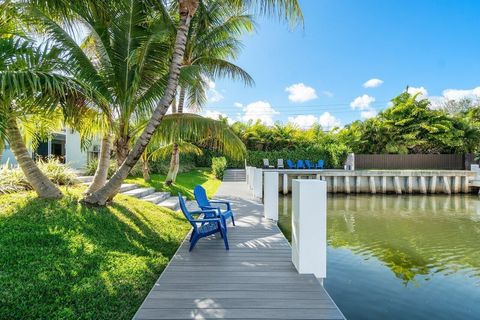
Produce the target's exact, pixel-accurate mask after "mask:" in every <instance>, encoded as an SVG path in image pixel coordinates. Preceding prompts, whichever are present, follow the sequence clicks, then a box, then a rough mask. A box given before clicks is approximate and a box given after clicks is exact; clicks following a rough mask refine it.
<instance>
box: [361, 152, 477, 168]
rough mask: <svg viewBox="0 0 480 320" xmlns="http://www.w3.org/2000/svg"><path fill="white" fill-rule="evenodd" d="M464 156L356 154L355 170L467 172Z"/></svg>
mask: <svg viewBox="0 0 480 320" xmlns="http://www.w3.org/2000/svg"><path fill="white" fill-rule="evenodd" d="M467 162H468V161H466V156H465V155H463V154H355V169H358V170H361V169H441V170H465V169H466V168H465V166H466V163H467Z"/></svg>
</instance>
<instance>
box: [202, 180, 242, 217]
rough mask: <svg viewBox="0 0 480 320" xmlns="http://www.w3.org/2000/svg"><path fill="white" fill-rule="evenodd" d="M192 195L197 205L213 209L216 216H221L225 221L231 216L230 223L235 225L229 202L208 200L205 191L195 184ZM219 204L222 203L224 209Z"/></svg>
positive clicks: (205, 208) (203, 208) (204, 208)
mask: <svg viewBox="0 0 480 320" xmlns="http://www.w3.org/2000/svg"><path fill="white" fill-rule="evenodd" d="M193 195H194V196H195V200H196V201H197V204H198V206H199V207H200V209H202V210H213V211H215V212H216V216H221V217H223V219H225V221H227V219H228V218H232V223H233V225H235V218H234V217H233V212H232V208H231V207H230V203H229V202H227V201H219V200H208V197H207V192H206V191H205V189H204V188H203V187H202V186H200V185H196V186H195V188H194V189H193ZM219 205H224V206H225V210H222V208H220V206H219Z"/></svg>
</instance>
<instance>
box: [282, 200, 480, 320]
mask: <svg viewBox="0 0 480 320" xmlns="http://www.w3.org/2000/svg"><path fill="white" fill-rule="evenodd" d="M279 203H280V208H279V214H280V217H279V226H280V228H281V229H282V231H283V232H284V233H285V235H286V236H287V238H289V237H290V231H291V217H290V214H291V209H290V208H291V198H290V197H281V198H280V201H279ZM327 207H328V213H327V238H328V251H327V279H326V280H325V282H324V284H325V287H326V289H327V291H328V292H329V293H330V295H331V296H332V298H333V299H334V301H335V302H336V303H337V305H338V306H339V308H340V309H341V310H342V312H343V313H344V314H345V316H346V317H347V319H480V198H479V197H478V196H473V195H463V196H460V195H459V196H441V195H428V196H415V195H407V196H405V195H404V196H397V195H329V197H328V205H327Z"/></svg>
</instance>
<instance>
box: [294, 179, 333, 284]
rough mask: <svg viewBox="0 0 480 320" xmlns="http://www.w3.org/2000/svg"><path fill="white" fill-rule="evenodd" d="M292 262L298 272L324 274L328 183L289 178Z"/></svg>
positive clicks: (321, 275)
mask: <svg viewBox="0 0 480 320" xmlns="http://www.w3.org/2000/svg"><path fill="white" fill-rule="evenodd" d="M292 262H293V264H294V265H295V268H297V271H298V273H313V274H314V275H315V277H317V278H322V279H323V278H326V276H327V183H326V182H325V181H320V180H293V181H292Z"/></svg>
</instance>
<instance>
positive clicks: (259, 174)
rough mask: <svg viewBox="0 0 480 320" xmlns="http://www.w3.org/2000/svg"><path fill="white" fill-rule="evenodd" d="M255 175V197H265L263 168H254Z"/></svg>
mask: <svg viewBox="0 0 480 320" xmlns="http://www.w3.org/2000/svg"><path fill="white" fill-rule="evenodd" d="M254 172H255V176H254V178H253V197H254V198H256V199H262V198H263V170H262V169H259V168H254Z"/></svg>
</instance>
